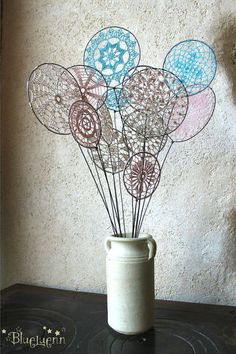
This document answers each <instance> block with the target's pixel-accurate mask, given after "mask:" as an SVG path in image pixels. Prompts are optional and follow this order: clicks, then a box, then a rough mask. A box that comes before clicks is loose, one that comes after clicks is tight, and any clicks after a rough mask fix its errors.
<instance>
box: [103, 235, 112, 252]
mask: <svg viewBox="0 0 236 354" xmlns="http://www.w3.org/2000/svg"><path fill="white" fill-rule="evenodd" d="M104 246H105V250H106V252H107V253H108V252H109V251H110V249H111V240H110V239H109V237H108V238H106V239H105V242H104Z"/></svg>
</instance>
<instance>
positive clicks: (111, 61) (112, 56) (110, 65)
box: [99, 42, 126, 72]
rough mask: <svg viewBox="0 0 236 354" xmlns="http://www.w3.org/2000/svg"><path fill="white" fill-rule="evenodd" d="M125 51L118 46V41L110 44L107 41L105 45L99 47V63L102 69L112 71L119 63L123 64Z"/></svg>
mask: <svg viewBox="0 0 236 354" xmlns="http://www.w3.org/2000/svg"><path fill="white" fill-rule="evenodd" d="M125 52H126V51H125V50H124V49H122V48H121V47H120V43H119V42H118V43H115V44H111V43H110V42H107V44H106V46H105V47H104V48H102V49H100V58H99V59H100V63H101V64H102V71H103V70H106V69H111V70H113V71H114V72H115V71H116V68H117V66H118V65H120V64H124V60H123V55H124V53H125Z"/></svg>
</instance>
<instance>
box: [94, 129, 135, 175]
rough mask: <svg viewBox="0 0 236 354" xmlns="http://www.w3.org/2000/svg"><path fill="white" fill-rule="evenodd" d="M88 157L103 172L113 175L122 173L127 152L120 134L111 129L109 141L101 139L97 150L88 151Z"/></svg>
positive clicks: (127, 155) (127, 156)
mask: <svg viewBox="0 0 236 354" xmlns="http://www.w3.org/2000/svg"><path fill="white" fill-rule="evenodd" d="M90 157H91V159H92V161H93V162H94V163H95V164H96V166H98V167H99V168H100V169H102V170H104V171H105V172H108V173H112V174H115V173H119V172H121V171H123V170H124V167H125V165H126V163H127V161H128V159H129V151H128V148H127V146H126V144H125V143H124V139H123V135H122V134H121V132H120V131H119V130H116V129H113V134H112V138H111V140H110V141H106V140H105V139H104V138H103V137H101V139H100V142H99V145H98V147H97V149H92V150H91V151H90Z"/></svg>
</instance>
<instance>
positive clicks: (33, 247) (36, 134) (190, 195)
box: [2, 0, 236, 305]
mask: <svg viewBox="0 0 236 354" xmlns="http://www.w3.org/2000/svg"><path fill="white" fill-rule="evenodd" d="M3 3H4V39H3V40H4V41H3V46H4V48H3V55H4V60H3V61H4V62H3V70H4V83H3V106H4V107H3V128H4V137H3V156H4V158H3V165H2V167H3V212H4V214H3V217H4V224H5V228H4V234H3V250H4V254H5V258H6V264H5V268H6V270H5V272H4V281H3V286H8V285H10V284H13V283H16V282H21V283H28V284H37V285H46V286H51V287H58V288H66V289H77V290H86V291H97V292H105V252H104V249H103V239H104V237H105V236H108V235H109V232H110V231H109V229H107V227H108V226H109V223H108V220H107V218H106V214H105V211H104V209H103V208H102V203H101V201H100V199H99V196H98V194H97V193H96V190H95V187H94V185H93V183H92V180H91V178H90V176H89V173H88V171H87V169H86V166H85V163H84V161H83V159H82V157H81V155H80V154H79V151H78V148H77V146H76V144H75V143H74V141H73V139H72V138H71V137H60V136H57V135H54V134H51V133H49V132H47V131H46V130H45V129H44V128H43V126H42V125H40V124H39V122H38V121H37V120H36V119H35V118H34V116H33V114H32V113H31V111H30V109H29V107H28V103H27V95H26V79H27V77H28V76H29V74H30V71H31V70H32V69H33V68H34V67H35V66H37V65H38V64H40V63H43V62H56V63H59V64H62V65H64V66H66V67H68V66H71V65H73V64H79V63H82V57H83V50H84V48H85V45H86V42H87V40H88V39H89V38H90V37H91V36H92V35H93V34H94V33H95V32H96V31H97V30H99V29H101V28H102V27H105V26H109V25H119V26H123V27H126V28H128V29H130V30H131V31H132V32H133V33H134V34H135V35H136V36H137V37H138V39H139V41H140V44H141V48H142V61H141V62H142V63H143V64H149V65H152V66H156V67H158V66H161V65H162V61H163V58H164V55H165V53H166V52H167V50H168V49H169V48H170V47H171V46H172V45H173V44H175V43H176V42H178V41H181V40H183V39H187V38H196V39H200V40H204V41H206V42H208V43H209V44H210V45H212V46H213V48H214V49H215V50H216V53H217V57H218V63H219V69H218V74H217V78H216V80H215V81H214V83H213V88H214V90H215V92H216V95H217V100H218V103H217V107H216V111H215V115H214V117H213V119H212V121H211V123H210V124H209V125H208V127H207V128H206V129H205V131H204V132H202V133H201V134H200V135H199V136H198V138H197V139H196V140H192V141H190V142H186V143H185V144H179V145H176V146H174V148H173V150H172V153H171V154H170V156H169V158H168V161H167V164H166V167H165V170H164V173H163V176H162V181H161V184H160V186H159V190H158V192H157V193H156V194H155V196H154V197H153V202H152V204H151V207H150V210H149V213H148V216H147V219H146V222H145V227H144V231H149V232H150V233H151V234H152V235H154V236H155V239H156V241H157V245H158V253H157V257H156V296H157V297H158V298H165V299H175V300H184V301H202V302H210V303H226V304H234V305H236V206H235V170H236V163H235V150H236V119H235V118H236V117H235V103H236V86H235V85H236V83H235V79H236V77H235V75H236V68H233V66H232V64H231V59H230V48H231V46H232V45H233V42H234V40H235V38H236V36H235V32H236V29H235V26H236V8H235V7H236V3H235V0H207V1H206V0H182V1H180V0H173V1H171V0H165V1H164V0H155V1H154V0H143V1H140V0H139V1H137V0H136V1H133V0H116V1H115V0H94V1H91V0H83V1H77V0H5V1H4V2H3Z"/></svg>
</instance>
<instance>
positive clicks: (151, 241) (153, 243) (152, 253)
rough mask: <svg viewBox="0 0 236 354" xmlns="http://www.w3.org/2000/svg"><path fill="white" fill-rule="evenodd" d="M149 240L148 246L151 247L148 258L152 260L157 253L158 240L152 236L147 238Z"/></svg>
mask: <svg viewBox="0 0 236 354" xmlns="http://www.w3.org/2000/svg"><path fill="white" fill-rule="evenodd" d="M147 242H148V248H149V258H148V260H149V261H150V260H151V259H153V258H154V257H155V255H156V251H157V245H156V241H155V240H154V239H153V238H151V237H150V238H149V239H148V240H147Z"/></svg>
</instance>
